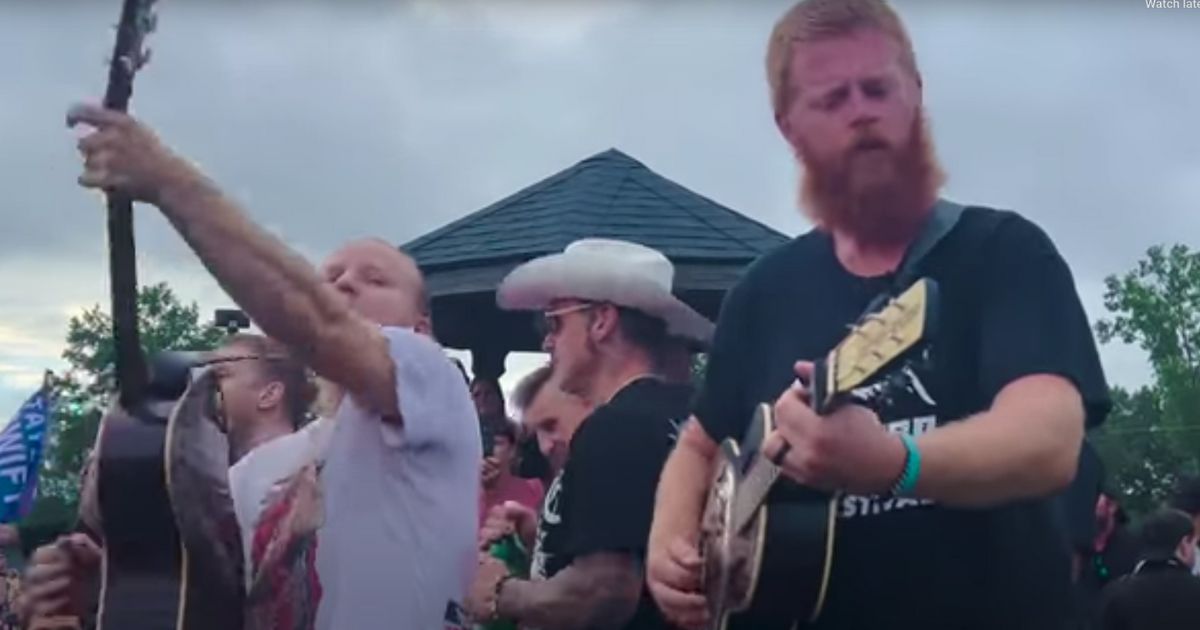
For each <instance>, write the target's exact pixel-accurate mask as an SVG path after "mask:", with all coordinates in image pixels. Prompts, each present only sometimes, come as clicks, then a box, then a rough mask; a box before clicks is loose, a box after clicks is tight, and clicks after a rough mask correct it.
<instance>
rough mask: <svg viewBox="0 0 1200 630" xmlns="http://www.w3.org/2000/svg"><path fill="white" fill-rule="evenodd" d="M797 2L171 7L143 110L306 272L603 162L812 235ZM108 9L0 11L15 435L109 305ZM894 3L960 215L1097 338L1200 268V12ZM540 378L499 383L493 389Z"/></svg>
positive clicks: (182, 250) (159, 229)
mask: <svg viewBox="0 0 1200 630" xmlns="http://www.w3.org/2000/svg"><path fill="white" fill-rule="evenodd" d="M251 4H253V8H247V5H251ZM789 4H790V2H789V1H787V0H755V1H753V2H745V1H740V2H734V1H733V0H728V1H720V2H699V1H689V2H681V1H676V2H670V1H660V0H655V1H648V0H647V1H641V2H638V1H620V0H603V1H601V0H592V1H588V0H582V1H579V2H550V1H548V0H540V1H528V2H521V1H518V0H488V1H486V2H484V1H479V2H472V1H468V0H434V1H415V2H398V1H396V2H382V1H381V2H374V3H372V2H353V3H350V2H333V1H332V0H330V1H328V2H287V3H284V2H274V3H271V2H256V3H246V2H240V3H234V2H215V1H211V0H205V1H204V2H200V1H196V0H192V1H187V0H170V1H167V2H160V3H159V5H160V16H159V17H160V19H159V31H158V32H157V33H156V34H155V35H154V36H153V39H152V44H153V48H154V57H153V61H152V63H151V64H150V66H148V67H147V68H146V69H145V70H144V72H143V73H142V74H141V75H139V76H138V78H137V84H136V93H135V95H134V108H135V110H136V113H137V114H138V115H139V116H141V117H142V118H144V119H145V120H147V121H148V122H150V123H151V124H152V125H153V126H154V127H155V128H156V129H157V130H158V131H159V133H160V134H161V135H162V136H163V137H164V139H166V140H167V141H168V142H169V143H170V144H171V145H173V146H174V147H175V148H177V149H178V150H179V151H181V152H182V153H184V154H186V155H187V156H189V157H191V158H193V159H194V160H196V161H197V162H199V163H200V164H201V165H202V166H203V167H205V168H206V169H207V170H208V171H209V172H210V173H211V174H212V175H213V176H214V177H215V178H216V179H217V180H218V181H220V182H221V183H223V184H224V185H225V186H226V187H227V188H228V190H230V191H231V192H232V193H233V194H234V195H235V196H236V197H237V198H238V199H240V200H241V201H243V202H244V203H245V204H246V205H247V207H248V209H249V211H250V212H251V214H252V215H253V217H254V218H255V219H256V220H258V221H260V222H262V223H263V224H265V225H267V226H269V227H270V228H271V229H272V230H275V231H276V232H277V233H278V234H280V235H282V236H283V237H284V238H285V239H286V240H287V242H288V243H290V244H292V245H293V246H294V247H296V248H298V249H299V250H300V251H302V252H303V253H305V254H306V255H309V256H310V257H313V258H318V257H320V256H322V255H324V254H326V253H328V252H329V251H330V250H331V249H332V248H333V247H334V246H336V245H337V244H338V243H340V242H342V241H344V240H346V239H349V238H352V237H357V236H362V235H378V236H382V237H384V238H387V239H389V240H391V241H394V242H397V243H402V242H405V241H407V240H409V239H411V238H413V237H415V236H418V235H420V234H422V233H424V232H426V231H428V230H430V229H432V228H435V227H438V226H440V225H442V224H444V223H446V222H448V221H451V220H453V219H455V218H458V217H460V216H462V215H464V214H467V213H469V212H472V211H474V210H476V209H478V208H480V207H483V206H485V205H487V204H488V203H490V202H492V201H495V200H496V199H498V198H500V197H502V196H505V195H507V194H508V193H511V192H513V191H515V190H517V189H519V188H521V187H523V186H525V185H527V184H530V183H532V182H534V181H536V180H538V179H541V178H543V177H545V176H547V175H550V174H552V173H554V172H556V171H558V170H560V169H562V168H565V167H568V166H570V165H571V164H574V163H575V162H577V161H579V160H581V159H583V158H586V157H588V156H589V155H592V154H594V153H597V152H599V151H602V150H605V149H607V148H609V147H617V148H620V149H622V150H623V151H625V152H627V153H629V154H631V155H633V156H634V157H635V158H638V159H640V160H642V161H643V162H645V163H646V164H647V165H648V166H649V167H650V168H652V169H654V170H656V171H658V172H659V173H661V174H663V175H665V176H667V177H670V178H672V179H674V180H676V181H678V182H679V183H681V184H683V185H684V186H687V187H690V188H692V189H693V190H695V191H697V192H699V193H702V194H704V195H707V196H709V197H711V198H713V199H715V200H717V201H719V202H721V203H724V204H726V205H729V206H731V207H733V208H735V209H737V210H739V211H741V212H743V213H745V214H747V215H749V216H751V217H754V218H756V219H759V220H761V221H763V222H765V223H767V224H768V225H771V226H772V227H774V228H776V229H778V230H781V231H783V232H785V233H787V234H797V233H799V232H801V231H803V230H805V229H807V225H806V224H805V222H804V221H803V220H802V219H801V218H800V216H799V213H798V212H797V211H796V208H795V201H794V200H795V192H794V191H795V189H796V168H795V166H794V165H793V164H792V162H791V161H790V158H789V155H788V152H787V151H786V150H785V147H784V145H783V143H782V141H781V140H780V139H779V137H778V136H777V134H776V132H775V129H774V127H773V125H772V123H771V118H770V114H769V111H768V109H769V108H768V103H767V93H766V87H765V82H764V79H763V70H762V57H763V54H764V49H765V48H764V42H765V39H766V36H767V33H768V32H769V30H770V28H771V25H772V23H773V21H774V20H775V18H776V17H777V16H778V15H779V14H780V13H781V12H782V11H783V10H784V9H785V8H786V7H787V6H788V5H789ZM119 5H120V2H118V1H116V0H111V1H107V2H101V1H99V0H74V1H70V0H57V1H55V2H32V1H29V0H0V58H2V59H5V60H6V63H5V72H4V80H3V86H4V90H3V95H2V96H0V191H2V193H3V197H2V198H0V213H3V219H4V220H3V222H2V223H0V225H2V226H3V227H0V416H4V417H7V415H9V414H11V413H12V412H13V411H15V409H16V407H17V405H18V404H19V402H20V400H21V399H23V398H24V397H25V396H27V395H28V394H29V393H30V392H31V391H32V389H33V388H35V387H36V384H37V383H38V382H39V381H40V378H41V372H42V370H43V369H45V368H48V367H49V368H56V369H58V368H62V367H63V363H62V361H61V359H59V355H60V353H61V351H62V345H63V338H64V336H65V332H66V323H67V320H68V318H69V317H70V316H71V315H73V314H76V313H78V312H79V311H80V310H81V309H82V308H84V307H86V306H89V305H92V304H96V303H103V304H107V290H108V285H107V276H106V273H107V272H106V267H105V261H106V258H105V255H106V254H105V246H104V242H105V241H104V238H105V237H104V214H103V212H102V209H103V203H102V200H101V199H100V198H98V197H97V196H96V195H94V194H90V193H88V192H85V191H83V190H81V189H79V188H77V187H76V186H75V184H74V180H75V177H76V175H77V173H78V168H79V162H78V158H77V154H76V153H75V149H74V137H73V135H72V133H71V132H70V131H68V130H67V129H66V128H65V127H64V125H63V113H64V111H65V109H66V108H67V106H68V105H69V104H70V103H71V102H72V101H75V100H79V99H97V98H98V97H99V95H100V94H101V92H102V90H103V86H104V79H105V73H106V69H105V58H106V56H107V54H108V52H109V50H110V48H111V38H112V31H111V30H110V29H109V28H108V27H109V26H110V25H111V24H112V23H114V22H115V20H116V14H117V11H118V9H119ZM968 5H969V6H968ZM897 6H898V8H899V10H900V12H901V14H902V16H903V17H904V18H905V19H906V20H907V22H908V25H909V27H910V29H911V31H912V34H913V38H914V41H915V44H916V47H917V54H918V61H919V63H920V64H921V67H922V71H923V74H924V78H925V85H926V94H925V98H926V103H927V106H928V109H929V111H930V115H931V117H932V121H933V128H934V134H935V138H936V140H937V144H938V147H939V151H940V155H941V158H942V161H943V163H944V165H945V167H946V169H947V171H948V172H949V174H950V179H949V183H948V186H947V189H946V194H947V195H948V196H950V197H952V198H955V199H957V200H960V201H966V202H973V203H981V204H989V205H993V206H999V207H1006V208H1013V209H1017V210H1019V211H1021V212H1022V213H1024V214H1026V215H1027V216H1029V217H1030V218H1032V219H1033V220H1035V221H1036V222H1038V223H1039V224H1040V225H1042V226H1043V227H1044V228H1045V229H1046V230H1047V231H1048V232H1049V233H1050V235H1051V236H1052V237H1053V238H1054V239H1055V240H1056V242H1057V243H1058V245H1059V247H1060V249H1061V251H1062V253H1063V254H1064V256H1065V257H1066V258H1067V260H1068V262H1069V263H1070V264H1071V266H1072V268H1073V270H1074V272H1075V277H1076V282H1077V284H1078V288H1079V291H1080V294H1081V295H1082V297H1083V300H1084V303H1085V305H1086V308H1087V310H1088V314H1089V316H1090V317H1091V318H1092V319H1093V320H1095V319H1096V318H1098V317H1101V316H1102V315H1103V314H1104V313H1103V306H1102V293H1103V285H1102V282H1103V278H1104V276H1106V275H1108V274H1111V273H1117V272H1121V271H1124V270H1126V269H1128V268H1129V267H1131V265H1133V264H1134V263H1135V261H1136V260H1137V259H1138V257H1139V256H1140V255H1141V254H1142V253H1143V252H1144V251H1145V250H1146V248H1147V247H1149V246H1150V245H1152V244H1155V243H1164V242H1177V241H1182V242H1184V243H1187V244H1189V245H1191V246H1193V247H1197V246H1200V242H1198V241H1200V236H1198V235H1200V80H1197V70H1196V63H1197V60H1200V37H1198V36H1197V33H1200V10H1188V9H1177V10H1150V9H1146V8H1145V0H1101V1H1099V2H1069V1H1065V0H1057V1H1056V0H1048V1H1047V2H1041V3H1016V2H998V1H988V2H985V1H972V2H959V3H950V2H944V1H930V0H909V1H904V2H897ZM137 238H138V244H139V247H140V253H141V257H140V269H139V272H140V274H141V280H142V281H143V282H144V283H151V282H156V281H160V280H166V281H169V282H170V283H171V285H172V286H174V287H175V288H176V290H177V291H178V292H179V293H180V294H181V295H182V296H183V297H184V298H185V299H187V300H189V301H190V300H196V301H198V302H199V303H200V305H201V307H202V309H203V312H204V314H205V316H208V315H209V314H210V313H211V310H212V309H213V308H215V307H218V306H222V305H226V304H227V300H226V298H225V297H224V296H223V294H222V293H221V291H220V289H219V288H218V287H217V286H216V284H215V283H213V282H212V281H211V280H209V279H208V277H207V276H206V274H205V272H204V270H203V269H202V268H201V267H200V266H199V264H198V263H197V262H196V260H195V259H194V257H193V255H192V254H191V252H190V251H189V250H188V249H187V248H186V247H185V246H184V244H183V243H182V241H181V240H180V239H179V238H178V237H177V236H176V235H175V234H174V233H173V232H172V231H171V230H170V229H169V228H168V226H167V225H166V223H165V221H163V220H162V218H161V217H160V216H158V215H157V214H156V213H155V212H154V211H153V210H152V209H149V208H147V209H143V210H142V211H140V212H139V213H138V216H137ZM1102 356H1103V359H1104V364H1105V367H1106V370H1107V373H1108V375H1109V378H1110V380H1111V381H1113V382H1115V383H1119V384H1124V385H1138V384H1140V383H1143V382H1145V381H1146V380H1147V378H1148V368H1147V366H1146V363H1145V360H1144V356H1143V354H1142V353H1141V352H1140V351H1138V350H1136V349H1132V348H1123V347H1119V346H1107V347H1104V348H1102ZM531 363H532V360H531V359H530V358H528V357H525V358H524V359H521V358H517V359H510V362H509V367H510V375H509V378H508V379H506V383H511V380H512V378H513V377H515V376H519V374H520V373H521V372H522V371H523V370H526V369H528V367H529V366H530V365H531ZM0 421H2V420H0Z"/></svg>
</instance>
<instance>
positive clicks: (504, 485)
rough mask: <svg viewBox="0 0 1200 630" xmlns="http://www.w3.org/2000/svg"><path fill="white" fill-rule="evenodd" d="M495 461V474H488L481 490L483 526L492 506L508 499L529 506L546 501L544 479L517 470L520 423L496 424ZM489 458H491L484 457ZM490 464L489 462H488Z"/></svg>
mask: <svg viewBox="0 0 1200 630" xmlns="http://www.w3.org/2000/svg"><path fill="white" fill-rule="evenodd" d="M492 440H493V442H492V444H493V447H492V455H491V458H490V459H491V460H492V462H491V463H492V464H493V465H494V466H495V471H496V472H495V474H494V475H492V476H491V477H490V478H489V477H487V476H485V477H484V482H483V488H482V489H481V490H480V492H479V526H480V528H482V527H483V525H484V522H485V521H486V519H487V516H488V513H489V512H491V510H492V508H494V507H496V506H499V505H503V504H505V503H509V502H511V503H515V504H517V505H519V506H521V507H523V508H525V509H527V510H536V509H537V507H538V505H540V504H541V502H542V493H543V491H544V489H543V488H542V482H540V481H538V480H537V479H523V478H521V477H518V476H516V474H514V473H513V460H514V459H515V458H516V451H517V426H516V424H515V423H513V422H509V421H506V422H505V423H504V424H502V425H500V426H498V427H497V428H496V433H495V434H494V435H493V436H492ZM484 461H485V462H487V460H486V459H485V460H484ZM486 465H487V464H486V463H485V466H486Z"/></svg>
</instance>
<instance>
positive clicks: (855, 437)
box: [763, 361, 905, 495]
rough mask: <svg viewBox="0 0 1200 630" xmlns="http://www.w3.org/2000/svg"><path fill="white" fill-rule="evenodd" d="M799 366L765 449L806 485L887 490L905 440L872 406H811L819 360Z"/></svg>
mask: <svg viewBox="0 0 1200 630" xmlns="http://www.w3.org/2000/svg"><path fill="white" fill-rule="evenodd" d="M795 369H796V376H797V377H798V379H797V381H796V382H795V383H794V384H793V385H792V386H791V387H789V388H788V389H787V391H785V392H784V393H783V395H782V396H780V397H779V399H778V400H776V401H775V421H776V424H777V427H776V428H777V430H776V431H775V432H774V433H772V434H771V435H770V436H768V437H767V439H766V442H765V443H764V444H763V453H764V454H765V455H766V456H767V457H768V458H769V459H770V460H771V461H774V462H776V464H778V465H780V466H781V467H782V468H783V474H784V475H786V476H788V477H789V478H791V479H793V480H795V481H796V482H797V483H801V484H803V485H805V486H809V487H813V488H818V489H821V490H829V491H834V490H840V491H845V492H851V493H855V494H868V495H869V494H880V493H883V492H886V491H887V490H888V489H889V488H890V487H891V486H892V484H893V483H894V482H895V481H896V479H897V478H898V477H899V476H900V473H901V471H902V469H903V467H904V459H905V449H904V444H903V442H902V441H901V440H900V438H899V437H898V436H896V435H895V434H893V433H890V432H889V431H888V430H887V429H886V428H885V427H884V426H883V424H882V423H880V421H879V417H878V416H876V415H875V413H874V412H873V411H871V410H869V409H867V408H866V407H862V406H859V405H853V404H848V405H844V406H842V407H839V408H837V409H836V410H835V411H834V412H832V413H831V414H829V415H828V416H820V415H818V414H817V413H816V411H814V410H813V409H812V407H810V406H809V400H810V399H809V389H808V385H806V383H809V382H811V381H812V376H813V364H812V363H810V362H808V361H800V362H798V363H796V368H795ZM781 451H782V453H781ZM781 456H782V459H780V457H781Z"/></svg>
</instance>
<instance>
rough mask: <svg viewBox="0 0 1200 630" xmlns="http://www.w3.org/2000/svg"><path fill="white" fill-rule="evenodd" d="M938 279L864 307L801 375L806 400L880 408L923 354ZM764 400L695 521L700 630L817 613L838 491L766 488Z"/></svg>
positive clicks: (770, 625)
mask: <svg viewBox="0 0 1200 630" xmlns="http://www.w3.org/2000/svg"><path fill="white" fill-rule="evenodd" d="M937 297H938V293H937V285H936V283H934V282H933V281H932V280H929V279H922V280H919V281H917V282H916V283H914V284H913V285H912V286H911V287H909V289H907V290H905V291H904V292H903V293H902V294H901V295H899V296H897V297H895V298H893V299H891V300H890V301H888V302H887V303H886V305H885V306H883V307H882V308H881V310H879V311H878V312H874V311H873V312H870V313H868V314H866V315H864V317H863V318H862V320H860V321H859V322H858V323H857V324H856V325H855V326H853V327H851V331H850V334H849V335H847V336H846V337H845V338H844V339H843V340H842V341H841V342H840V343H839V344H838V345H837V347H835V348H834V349H833V350H832V351H831V352H830V353H829V355H828V356H826V357H824V358H822V359H821V360H819V361H816V362H815V364H814V366H813V378H812V382H810V383H808V398H809V404H810V406H811V408H812V409H813V410H814V411H815V412H816V413H817V414H819V415H821V416H828V415H829V414H830V413H831V412H832V411H833V410H834V409H836V408H837V406H839V405H841V404H845V403H854V404H859V405H864V406H867V407H870V408H873V409H874V410H875V411H877V412H882V411H883V410H884V409H885V408H888V407H890V406H891V405H893V404H894V403H895V400H896V395H897V393H898V392H902V391H904V390H905V389H906V388H907V387H908V386H909V385H910V379H911V378H912V375H913V374H914V371H913V368H915V367H919V366H921V365H924V364H926V363H927V361H928V359H929V356H928V352H927V350H928V342H929V340H930V338H931V337H932V334H933V330H934V329H935V325H936V318H935V312H936V308H937ZM773 411H774V407H773V405H772V404H771V403H762V404H760V405H759V406H758V408H757V409H756V411H755V414H754V417H753V418H752V420H751V422H750V425H749V428H748V429H747V431H746V435H745V436H744V437H743V439H742V440H741V441H740V442H739V441H735V440H732V439H730V440H725V442H724V443H723V444H722V445H721V454H720V457H719V459H718V461H717V464H716V467H715V470H714V472H713V477H712V479H711V482H710V486H709V493H708V498H707V502H706V504H705V509H704V512H703V514H702V516H701V523H700V555H701V562H702V575H701V583H702V592H703V593H704V595H705V598H706V600H707V603H708V612H709V625H708V627H707V630H741V629H743V628H744V629H755V630H774V629H776V628H779V629H782V630H788V629H791V628H795V627H797V626H800V625H801V624H807V623H810V622H812V621H815V620H816V619H817V617H818V616H820V614H821V610H822V608H823V606H824V604H825V598H826V596H827V595H828V591H829V576H830V573H831V570H832V568H833V561H834V540H835V537H836V527H837V508H836V501H837V499H838V495H836V494H831V493H828V492H823V491H820V490H817V489H814V488H808V487H803V486H798V485H796V486H794V487H789V488H787V491H786V492H778V493H773V492H771V490H772V488H773V487H774V484H775V481H776V480H777V479H778V477H779V475H780V473H781V469H780V467H779V466H778V465H777V464H775V463H774V462H772V461H770V460H768V459H767V458H766V457H765V456H764V455H763V453H762V446H763V444H764V443H765V441H766V439H767V436H768V435H771V434H772V433H774V432H775V422H774V417H773Z"/></svg>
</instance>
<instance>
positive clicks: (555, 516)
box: [529, 470, 563, 580]
mask: <svg viewBox="0 0 1200 630" xmlns="http://www.w3.org/2000/svg"><path fill="white" fill-rule="evenodd" d="M562 477H563V471H561V470H560V471H558V474H557V475H554V481H552V482H550V489H549V490H547V491H546V498H545V499H544V500H543V501H542V514H541V516H540V517H539V518H538V528H537V540H535V541H534V545H533V559H532V560H531V562H530V565H529V575H530V577H532V578H533V579H535V580H544V579H546V578H547V577H549V575H548V574H547V568H546V567H547V566H548V565H549V564H550V562H551V561H552V560H553V557H552V556H551V555H550V554H549V552H547V551H546V549H547V547H546V542H547V538H549V537H550V536H551V534H550V532H551V531H552V530H554V529H555V528H556V527H557V526H558V524H559V523H561V522H562V514H561V513H560V512H559V501H558V497H559V496H560V494H561V490H562Z"/></svg>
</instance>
